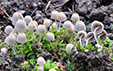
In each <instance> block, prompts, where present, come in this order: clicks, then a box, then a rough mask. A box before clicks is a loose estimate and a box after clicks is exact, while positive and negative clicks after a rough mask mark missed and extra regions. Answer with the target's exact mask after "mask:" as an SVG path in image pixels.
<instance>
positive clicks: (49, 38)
mask: <svg viewBox="0 0 113 71" xmlns="http://www.w3.org/2000/svg"><path fill="white" fill-rule="evenodd" d="M45 39H46V40H47V41H49V42H50V45H51V46H52V44H51V41H54V40H55V36H54V34H53V33H51V32H48V33H47V34H46V37H45Z"/></svg>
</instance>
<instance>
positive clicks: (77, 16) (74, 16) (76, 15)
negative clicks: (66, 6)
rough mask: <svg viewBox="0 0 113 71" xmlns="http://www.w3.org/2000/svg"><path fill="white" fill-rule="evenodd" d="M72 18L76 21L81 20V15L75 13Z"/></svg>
mask: <svg viewBox="0 0 113 71" xmlns="http://www.w3.org/2000/svg"><path fill="white" fill-rule="evenodd" d="M71 20H72V21H74V22H77V21H79V20H80V17H79V15H78V14H77V13H74V14H73V15H72V16H71Z"/></svg>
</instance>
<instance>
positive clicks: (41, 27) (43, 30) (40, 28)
mask: <svg viewBox="0 0 113 71" xmlns="http://www.w3.org/2000/svg"><path fill="white" fill-rule="evenodd" d="M37 34H40V35H44V34H46V27H45V26H44V25H39V26H38V28H37Z"/></svg>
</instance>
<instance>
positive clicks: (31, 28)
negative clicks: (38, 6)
mask: <svg viewBox="0 0 113 71" xmlns="http://www.w3.org/2000/svg"><path fill="white" fill-rule="evenodd" d="M28 29H29V30H36V29H37V25H36V21H31V22H30V23H29V24H28Z"/></svg>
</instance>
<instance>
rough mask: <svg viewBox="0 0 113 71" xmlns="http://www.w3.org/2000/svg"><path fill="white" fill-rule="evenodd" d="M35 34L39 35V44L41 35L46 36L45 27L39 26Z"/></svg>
mask: <svg viewBox="0 0 113 71" xmlns="http://www.w3.org/2000/svg"><path fill="white" fill-rule="evenodd" d="M36 32H37V34H39V35H40V39H39V43H40V41H41V38H42V35H44V34H46V27H45V26H44V25H39V26H38V28H37V31H36Z"/></svg>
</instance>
